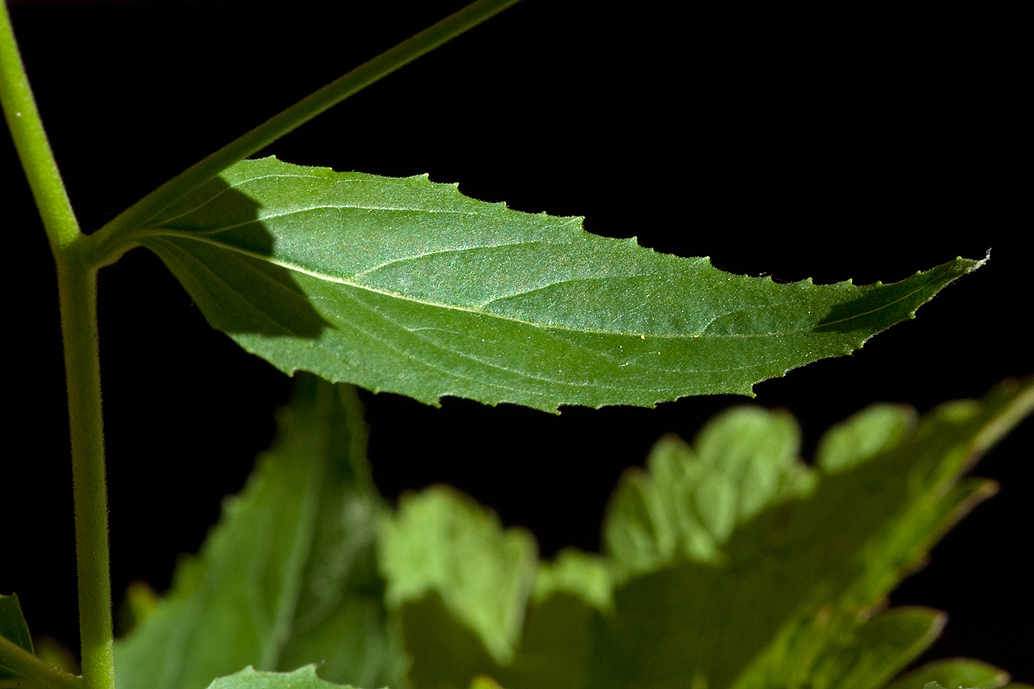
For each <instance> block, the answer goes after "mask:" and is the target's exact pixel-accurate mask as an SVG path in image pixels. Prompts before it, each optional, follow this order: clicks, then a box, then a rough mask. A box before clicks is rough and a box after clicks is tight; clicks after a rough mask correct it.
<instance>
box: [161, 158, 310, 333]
mask: <svg viewBox="0 0 1034 689" xmlns="http://www.w3.org/2000/svg"><path fill="white" fill-rule="evenodd" d="M260 207H261V205H260V204H259V203H258V202H257V201H255V200H254V199H252V198H250V197H248V196H247V195H245V194H242V193H240V192H239V191H237V190H236V189H233V188H231V187H230V186H229V185H228V184H227V183H226V182H225V181H223V180H222V179H221V178H215V179H212V180H210V181H209V182H207V183H205V184H204V185H202V186H201V187H199V188H198V189H197V190H195V191H194V192H193V193H191V194H190V195H189V196H188V197H187V198H185V199H184V200H183V201H182V202H180V203H179V204H176V206H173V207H171V208H169V209H168V210H167V211H166V212H165V213H164V215H165V216H166V218H167V219H166V220H161V219H159V221H158V223H157V226H158V227H162V228H167V229H168V230H170V231H172V232H174V233H175V234H168V235H156V236H150V237H147V238H145V239H144V240H143V241H142V242H141V243H142V244H143V245H144V246H146V247H147V248H149V249H151V250H152V251H154V252H155V253H156V254H157V255H158V257H159V258H161V260H162V262H164V263H165V265H166V266H167V267H168V268H169V270H171V271H172V272H173V274H174V275H175V276H176V278H177V279H178V280H179V281H180V283H181V284H182V285H183V286H184V287H185V288H186V290H187V292H189V293H190V296H191V297H192V298H193V300H194V302H195V303H196V304H197V305H198V307H199V308H200V309H201V311H202V313H204V315H205V318H207V319H208V322H209V324H211V325H212V327H214V328H217V329H219V330H222V331H224V332H226V333H229V334H246V333H248V334H259V335H265V336H268V337H299V338H305V339H316V338H318V337H319V336H320V334H321V333H322V332H323V329H324V328H326V327H329V326H330V324H329V323H328V322H327V321H326V320H325V319H324V318H323V317H322V316H321V315H320V314H319V312H318V311H317V310H316V309H315V308H314V307H313V305H312V303H311V301H310V300H309V297H308V296H306V294H305V292H304V291H302V289H301V287H300V286H299V285H298V283H297V281H296V279H295V276H294V274H293V273H292V271H290V270H288V269H286V268H284V267H282V266H280V265H277V264H276V263H274V262H273V261H271V260H268V259H269V258H271V257H272V256H273V252H274V248H275V247H274V245H275V241H276V240H275V238H274V237H273V235H272V234H270V232H269V230H268V229H267V228H266V227H265V225H263V223H262V222H261V221H260V220H259V214H258V211H259V208H260ZM184 209H186V210H184Z"/></svg>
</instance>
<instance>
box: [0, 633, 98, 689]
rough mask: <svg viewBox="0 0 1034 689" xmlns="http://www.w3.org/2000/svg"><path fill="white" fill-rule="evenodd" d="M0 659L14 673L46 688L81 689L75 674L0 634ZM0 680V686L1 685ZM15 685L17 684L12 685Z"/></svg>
mask: <svg viewBox="0 0 1034 689" xmlns="http://www.w3.org/2000/svg"><path fill="white" fill-rule="evenodd" d="M0 659H2V660H3V662H2V663H0V664H2V665H3V666H4V667H6V668H8V669H9V670H11V671H12V672H14V673H15V674H16V675H20V676H22V677H24V678H25V679H27V680H30V681H31V682H32V684H31V685H30V686H37V685H38V686H43V687H47V689H81V688H82V683H83V681H82V680H81V679H80V678H78V677H76V676H75V675H70V674H68V673H67V672H64V671H62V670H59V669H57V668H56V667H54V666H53V665H51V664H50V663H46V662H44V661H42V660H40V659H39V658H37V657H36V656H34V655H32V654H31V653H29V652H28V651H26V650H25V649H24V648H22V647H21V646H19V645H17V644H16V643H14V642H13V641H10V640H8V639H5V638H4V637H2V636H0ZM2 686H3V684H2V681H0V687H2ZM12 686H17V685H12Z"/></svg>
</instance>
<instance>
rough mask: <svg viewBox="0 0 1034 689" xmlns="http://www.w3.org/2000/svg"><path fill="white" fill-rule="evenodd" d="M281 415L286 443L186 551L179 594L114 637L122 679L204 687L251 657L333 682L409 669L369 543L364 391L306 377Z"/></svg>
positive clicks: (127, 684)
mask: <svg viewBox="0 0 1034 689" xmlns="http://www.w3.org/2000/svg"><path fill="white" fill-rule="evenodd" d="M279 423H280V436H279V440H278V442H277V444H276V446H275V447H274V448H273V449H272V450H270V451H269V452H267V453H265V455H263V456H262V457H261V458H260V459H259V462H258V466H257V469H256V472H255V474H254V475H253V476H252V478H251V479H250V480H249V482H248V486H247V487H246V489H245V490H244V492H243V493H242V494H241V495H240V496H238V497H234V498H231V499H229V500H228V501H227V503H226V505H225V508H224V512H225V513H224V517H223V521H222V522H221V523H220V524H219V525H218V526H217V527H215V528H214V529H213V530H212V532H211V533H210V534H209V538H208V540H207V541H206V544H205V546H204V549H203V550H202V552H201V554H200V555H199V556H198V557H197V558H196V559H186V560H184V561H183V562H181V563H180V566H179V568H178V570H177V576H176V582H175V586H174V587H173V590H172V592H171V593H170V594H169V596H168V597H167V598H166V599H165V600H164V601H162V602H161V603H160V604H159V605H158V606H157V608H156V610H155V611H154V612H152V613H151V614H150V615H149V616H148V617H147V618H146V619H145V620H144V621H143V622H142V623H141V624H140V625H139V626H138V627H137V628H136V629H134V630H133V632H132V633H131V634H130V635H129V636H128V637H127V638H126V639H123V640H121V641H120V642H119V644H118V645H117V647H116V670H117V673H118V683H119V687H121V688H122V689H134V688H139V689H193V688H197V689H202V688H203V687H205V686H207V685H208V683H209V682H210V681H211V679H212V678H213V677H218V676H220V675H224V674H227V673H229V672H233V671H235V670H236V669H239V668H241V667H244V666H246V665H256V666H259V667H260V668H263V669H265V670H286V669H290V668H294V667H298V666H300V665H302V664H304V663H311V662H319V663H320V665H319V667H320V674H321V675H322V676H323V677H324V678H326V679H328V680H333V681H354V682H358V683H360V684H363V685H373V686H381V685H383V684H390V683H394V682H395V681H396V680H397V679H398V678H399V677H400V675H401V672H402V671H403V669H404V666H403V659H402V657H401V655H400V653H399V650H398V649H397V646H396V640H395V636H394V633H393V631H392V629H391V628H390V626H389V625H388V624H387V621H386V611H385V609H384V604H383V583H382V581H381V579H380V577H379V575H378V574H377V571H376V564H375V556H374V547H373V542H374V537H375V525H376V522H377V519H378V516H379V515H380V513H381V511H382V510H383V505H382V503H381V501H380V500H379V498H378V497H377V495H376V491H375V490H374V488H373V486H372V484H371V482H370V477H369V467H368V465H367V463H366V457H365V454H364V452H365V443H366V429H365V427H364V426H363V424H362V420H361V407H360V406H359V404H358V402H357V401H356V399H355V397H354V392H353V391H352V390H351V389H350V388H345V387H337V388H335V387H334V386H332V385H330V384H329V383H324V382H322V381H316V380H315V379H313V378H311V377H304V378H302V379H301V380H300V386H299V391H298V393H297V395H296V398H295V400H294V402H293V403H292V404H291V406H289V407H287V408H285V409H283V410H281V413H280V415H279ZM248 681H251V680H248ZM219 686H222V685H219ZM227 686H237V685H227ZM242 686H243V685H242ZM248 686H251V685H248ZM263 686H265V685H263ZM271 686H272V685H271Z"/></svg>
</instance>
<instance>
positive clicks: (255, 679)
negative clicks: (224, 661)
mask: <svg viewBox="0 0 1034 689" xmlns="http://www.w3.org/2000/svg"><path fill="white" fill-rule="evenodd" d="M208 689H356V688H355V687H353V686H351V685H343V684H331V683H330V682H324V681H323V680H322V679H320V678H319V677H317V676H316V669H315V666H313V665H306V666H305V667H302V668H298V669H297V670H295V671H294V672H287V673H280V672H257V671H256V670H255V668H253V667H251V666H248V667H246V668H244V669H243V670H241V671H240V672H238V673H236V674H234V675H230V676H229V677H221V678H220V679H217V680H215V681H214V682H212V683H211V684H210V685H208Z"/></svg>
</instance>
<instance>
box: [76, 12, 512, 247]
mask: <svg viewBox="0 0 1034 689" xmlns="http://www.w3.org/2000/svg"><path fill="white" fill-rule="evenodd" d="M517 2H518V0H477V2H474V3H471V4H470V5H468V6H467V7H464V8H463V9H461V10H459V11H458V12H455V13H453V14H451V15H449V16H448V17H446V18H445V19H443V20H441V21H440V22H438V23H437V24H434V25H433V26H430V27H428V28H426V29H424V30H423V31H421V32H420V33H418V34H416V35H415V36H413V37H411V38H409V39H408V40H406V41H403V42H402V43H399V44H398V45H396V46H395V47H394V48H391V49H390V50H388V51H386V52H384V53H381V54H380V55H378V56H377V57H375V58H373V59H372V60H370V61H369V62H366V63H364V64H362V65H360V66H359V67H356V68H355V69H353V70H352V71H351V72H348V73H347V74H345V75H344V76H341V77H339V78H338V79H336V80H334V81H332V82H331V83H329V84H327V85H326V86H324V87H323V88H321V89H319V90H318V91H316V92H314V93H312V94H310V95H308V96H306V97H305V98H303V99H302V100H300V101H298V102H297V103H295V104H294V105H292V106H291V107H289V108H287V109H286V110H284V111H283V112H281V113H280V114H278V115H275V116H273V117H271V118H270V119H268V120H266V121H265V122H263V123H262V124H260V125H259V126H257V127H255V128H254V129H252V130H251V131H250V132H248V133H247V134H245V135H244V136H242V137H240V138H239V139H237V140H235V141H232V142H230V143H229V144H227V145H226V146H223V147H222V148H220V149H219V150H218V151H216V152H215V153H213V154H212V155H210V156H208V157H207V158H205V159H204V160H201V161H200V162H198V163H196V164H194V165H192V166H191V167H189V168H187V169H186V170H184V171H183V172H181V173H180V174H179V175H177V176H176V177H173V178H172V179H171V180H169V181H168V182H166V183H165V184H163V185H162V186H160V187H158V188H157V189H155V190H154V191H153V192H151V193H150V194H148V195H147V196H145V197H144V198H142V199H141V200H140V201H138V202H137V203H135V204H134V205H132V206H130V207H129V208H128V209H126V210H125V211H123V212H122V213H121V214H120V215H119V216H118V217H116V218H114V219H113V220H112V221H111V222H109V223H108V224H107V225H105V226H104V227H102V228H101V229H100V230H99V231H98V232H97V233H96V235H95V236H94V237H92V239H93V240H94V241H95V242H96V244H95V246H94V249H93V250H94V256H95V258H94V261H95V262H96V263H97V264H99V265H100V264H105V263H110V262H112V261H115V260H117V259H118V256H119V255H120V253H121V252H123V251H125V250H126V249H127V248H128V246H127V242H126V238H125V233H126V232H130V231H132V230H135V229H138V228H140V227H141V226H142V225H144V224H145V223H146V222H147V221H148V220H149V219H150V218H151V217H153V216H154V215H155V214H156V213H158V212H159V211H160V210H161V209H162V208H164V207H165V206H166V205H168V204H169V203H170V202H171V201H173V200H174V199H177V198H179V197H181V196H182V195H183V194H186V193H187V192H189V191H191V190H192V189H194V188H196V187H197V186H199V185H201V184H203V183H204V182H207V181H208V180H209V179H211V178H212V177H214V176H216V175H218V174H219V173H220V172H222V171H223V170H225V169H226V168H228V167H230V166H231V165H233V164H234V163H236V162H237V161H239V160H243V159H244V158H247V157H248V156H250V155H253V154H255V153H257V152H258V151H260V150H262V149H263V148H265V147H266V146H268V145H269V144H271V143H273V142H274V141H276V140H277V139H279V138H280V137H282V136H284V135H285V134H287V133H288V132H290V131H292V130H294V129H295V128H297V127H299V126H300V125H302V124H304V123H305V122H307V121H309V120H311V119H312V118H314V117H316V116H317V115H319V114H320V113H322V112H324V111H325V110H327V109H329V108H331V107H333V106H334V105H337V104H338V103H340V102H341V101H343V100H344V99H346V98H348V97H349V96H351V95H353V94H355V93H357V92H359V91H361V90H362V89H364V88H366V87H367V86H369V85H370V84H373V83H374V82H376V81H378V80H379V79H381V78H382V77H385V76H387V75H388V74H391V73H392V72H394V71H395V70H397V69H399V68H400V67H403V66H404V65H406V64H408V63H410V62H412V61H413V60H415V59H416V58H418V57H420V56H421V55H424V54H425V53H428V52H430V51H431V50H434V49H435V48H437V47H438V46H440V45H442V44H443V43H446V42H448V41H450V40H452V39H453V38H455V37H456V36H459V35H460V34H462V33H464V32H466V31H468V30H469V29H472V28H473V27H475V26H477V25H478V24H480V23H481V22H483V21H485V20H486V19H488V18H489V17H491V16H492V15H494V14H497V13H499V12H501V11H502V10H504V9H506V8H507V7H509V6H510V5H514V4H516V3H517Z"/></svg>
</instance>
